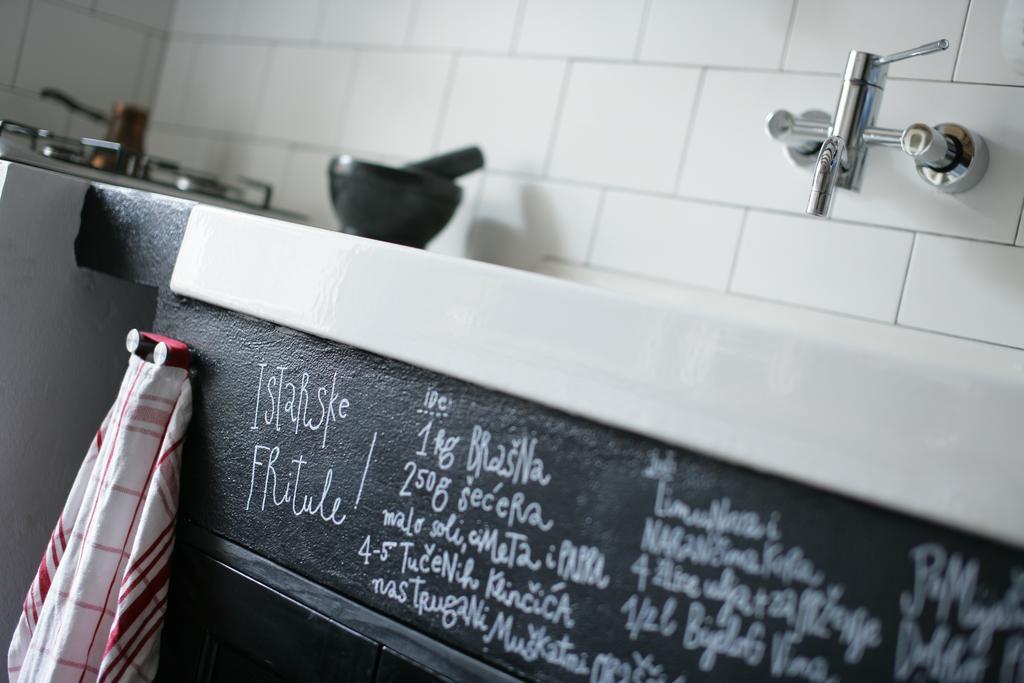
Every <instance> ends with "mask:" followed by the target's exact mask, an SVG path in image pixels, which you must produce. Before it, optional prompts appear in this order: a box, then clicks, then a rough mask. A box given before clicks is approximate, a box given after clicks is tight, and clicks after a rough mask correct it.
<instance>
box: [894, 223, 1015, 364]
mask: <svg viewBox="0 0 1024 683" xmlns="http://www.w3.org/2000/svg"><path fill="white" fill-rule="evenodd" d="M1021 292H1024V249H1020V248H1007V247H1003V246H1002V245H998V244H988V243H986V242H975V241H971V240H962V239H952V238H948V237H934V236H932V235H918V236H917V244H916V245H915V246H914V255H913V258H911V260H910V271H909V272H908V274H907V284H906V291H905V292H904V294H903V305H902V306H901V307H900V317H899V322H900V323H902V324H904V325H910V326H913V327H921V328H924V329H927V330H938V331H940V332H947V333H949V334H955V335H958V336H961V337H970V338H972V339H983V340H985V341H989V342H994V343H996V344H1006V345H1007V346H1016V347H1018V348H1024V314H1022V312H1024V306H1022V305H1021Z"/></svg>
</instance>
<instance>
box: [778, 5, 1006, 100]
mask: <svg viewBox="0 0 1024 683" xmlns="http://www.w3.org/2000/svg"><path fill="white" fill-rule="evenodd" d="M977 1H978V2H982V3H984V2H997V1H998V0H977ZM967 5H968V0H899V1H898V2H892V0H856V2H853V1H851V0H842V1H840V2H834V1H830V0H803V1H800V0H798V1H797V4H796V15H795V16H794V18H793V32H792V35H791V37H790V41H789V50H788V52H787V54H786V60H785V63H784V66H785V68H786V69H791V70H793V71H820V72H823V73H834V74H841V73H842V72H843V69H845V68H846V56H847V55H848V54H849V52H850V50H854V49H855V50H864V51H866V52H875V53H877V54H891V53H893V52H899V51H900V50H906V49H908V48H912V47H917V46H918V45H923V44H925V43H930V42H932V41H934V40H938V39H939V38H946V39H947V40H949V43H950V47H949V49H948V50H946V51H945V52H943V53H940V54H937V55H930V56H929V57H928V58H927V59H909V60H907V61H903V62H897V63H895V64H893V65H892V67H890V71H889V75H890V76H892V77H893V78H930V79H935V80H940V81H948V80H949V79H950V78H951V77H952V76H953V65H954V63H955V62H956V54H957V45H958V44H959V43H960V35H961V33H962V32H963V28H964V18H965V17H966V15H967Z"/></svg>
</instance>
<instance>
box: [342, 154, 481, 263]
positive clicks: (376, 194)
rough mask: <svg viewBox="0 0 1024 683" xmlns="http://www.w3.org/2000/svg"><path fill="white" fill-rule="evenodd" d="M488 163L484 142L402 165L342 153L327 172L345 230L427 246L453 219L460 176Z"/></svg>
mask: <svg viewBox="0 0 1024 683" xmlns="http://www.w3.org/2000/svg"><path fill="white" fill-rule="evenodd" d="M483 165H484V155H483V153H482V152H481V151H480V148H479V147H465V148H463V149H458V150H455V151H453V152H448V153H447V154H442V155H440V156H436V157H431V158H430V159H425V160H423V161H418V162H416V163H412V164H409V165H407V166H403V167H400V168H396V167H393V166H384V165H382V164H373V163H370V162H367V161H359V160H358V159H353V158H352V157H350V156H348V155H347V154H342V155H340V156H337V157H335V158H333V159H331V163H330V166H329V167H328V175H329V177H330V185H331V201H332V203H333V204H334V213H335V214H336V215H337V216H338V220H339V221H341V231H342V232H344V233H348V234H350V235H360V236H362V237H370V238H372V239H377V240H383V241H385V242H393V243H395V244H404V245H406V246H409V247H418V248H421V249H422V248H423V247H425V246H426V245H427V243H428V242H429V241H430V240H432V239H433V238H434V237H435V236H436V235H437V233H439V232H441V229H442V228H444V226H445V225H447V224H448V221H449V220H450V219H451V217H452V214H454V213H455V209H456V208H458V206H459V202H460V201H461V200H462V188H461V187H459V186H458V185H456V184H455V178H458V177H459V176H461V175H464V174H466V173H469V172H470V171H475V170H477V169H478V168H482V167H483Z"/></svg>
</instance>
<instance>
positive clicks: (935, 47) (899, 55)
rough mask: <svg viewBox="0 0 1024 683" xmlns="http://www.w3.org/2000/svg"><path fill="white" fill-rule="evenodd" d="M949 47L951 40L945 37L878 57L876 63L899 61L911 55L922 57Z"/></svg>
mask: <svg viewBox="0 0 1024 683" xmlns="http://www.w3.org/2000/svg"><path fill="white" fill-rule="evenodd" d="M947 48H949V41H948V40H946V39H945V38H940V39H939V40H936V41H935V42H933V43H925V44H924V45H918V46H917V47H912V48H910V49H909V50H903V51H902V52H893V53H892V54H891V55H885V56H884V57H876V58H875V64H876V65H882V64H891V63H892V62H899V61H902V60H904V59H910V58H911V57H920V56H921V55H930V54H931V53H933V52H942V51H943V50H945V49H947Z"/></svg>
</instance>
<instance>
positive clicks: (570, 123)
mask: <svg viewBox="0 0 1024 683" xmlns="http://www.w3.org/2000/svg"><path fill="white" fill-rule="evenodd" d="M699 80H700V70H699V69H692V68H688V67H682V66H640V65H635V64H606V63H592V62H580V63H577V64H573V65H572V67H571V70H570V74H569V83H568V87H567V89H566V93H565V103H564V106H563V108H562V117H561V122H560V124H559V127H558V132H557V134H556V136H555V145H554V152H553V154H552V159H551V175H552V176H555V177H558V178H567V179H571V180H579V181H584V182H590V183H595V184H599V185H607V186H613V187H629V188H635V189H640V190H652V191H659V192H671V191H672V188H673V187H674V186H675V182H676V176H677V175H678V173H679V159H680V158H681V156H682V151H683V142H684V141H685V139H686V131H687V128H688V126H689V120H690V112H691V111H692V109H693V102H694V97H695V94H696V92H697V84H698V82H699Z"/></svg>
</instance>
